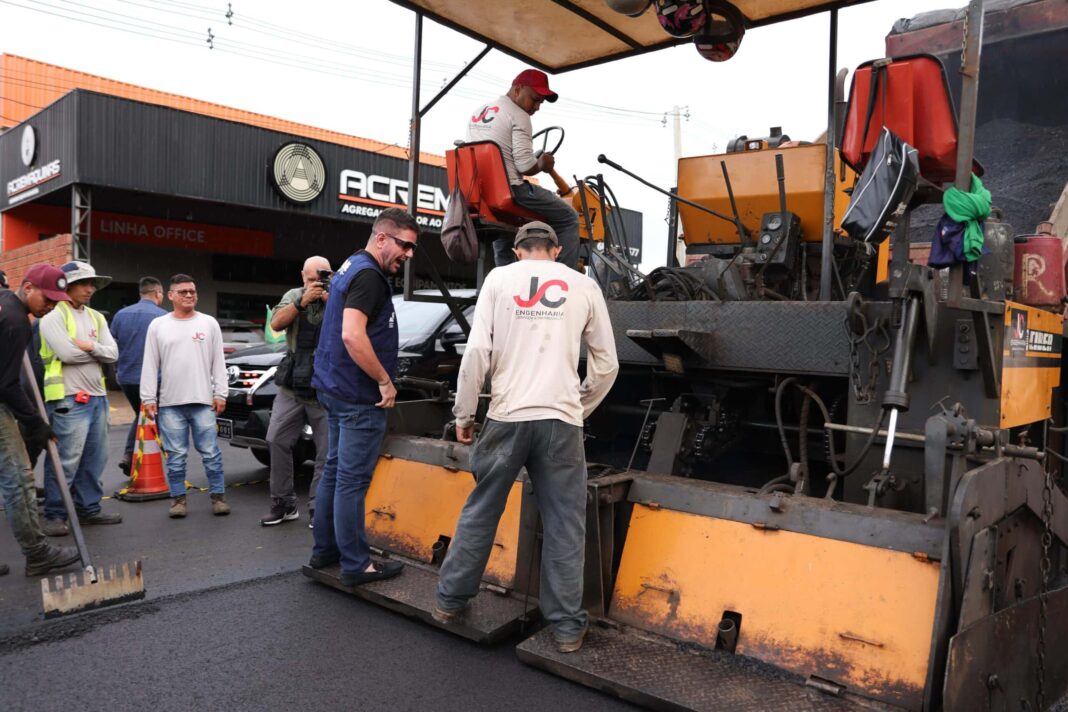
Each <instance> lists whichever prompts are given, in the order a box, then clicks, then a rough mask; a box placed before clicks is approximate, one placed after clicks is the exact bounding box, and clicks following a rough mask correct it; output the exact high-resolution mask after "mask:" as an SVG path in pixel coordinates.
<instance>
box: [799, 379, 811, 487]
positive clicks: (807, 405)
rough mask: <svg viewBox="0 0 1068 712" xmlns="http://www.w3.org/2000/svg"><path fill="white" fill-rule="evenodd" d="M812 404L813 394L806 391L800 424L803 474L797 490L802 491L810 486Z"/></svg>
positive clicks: (800, 452) (800, 456) (800, 451)
mask: <svg viewBox="0 0 1068 712" xmlns="http://www.w3.org/2000/svg"><path fill="white" fill-rule="evenodd" d="M811 405H812V394H811V393H806V394H805V399H804V400H803V401H801V422H800V423H799V424H798V430H799V432H798V435H797V450H798V453H797V456H798V458H799V459H800V460H801V476H800V478H799V479H798V481H797V491H798V492H801V491H804V489H805V488H806V487H807V486H808V414H809V410H810V409H811Z"/></svg>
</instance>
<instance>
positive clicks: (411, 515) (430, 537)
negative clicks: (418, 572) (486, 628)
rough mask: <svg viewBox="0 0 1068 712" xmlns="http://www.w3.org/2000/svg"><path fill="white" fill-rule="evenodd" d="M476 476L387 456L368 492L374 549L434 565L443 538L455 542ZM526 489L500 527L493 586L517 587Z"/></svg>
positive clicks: (511, 501) (517, 491) (491, 568)
mask: <svg viewBox="0 0 1068 712" xmlns="http://www.w3.org/2000/svg"><path fill="white" fill-rule="evenodd" d="M474 486H475V480H474V478H473V477H472V476H471V473H470V472H467V471H464V470H456V469H452V468H445V467H441V466H438V465H431V464H427V463H424V462H415V461H412V460H406V459H403V458H399V457H386V456H384V457H381V458H379V460H378V465H377V466H376V467H375V474H374V477H373V479H372V480H371V487H370V489H369V490H368V491H367V499H366V504H365V513H366V514H365V518H366V526H367V539H368V541H369V542H370V544H371V545H372V546H375V547H378V548H380V549H384V550H387V551H392V552H396V553H399V554H402V555H404V556H407V557H409V558H412V559H415V560H417V561H423V562H426V563H429V562H430V561H431V559H432V557H433V550H432V547H433V546H434V544H435V543H436V542H438V541H439V540H440V539H441V537H442V536H445V537H448V538H449V539H452V537H453V536H454V535H455V534H456V523H457V522H458V521H459V519H460V510H461V509H463V506H464V502H466V501H467V496H468V495H469V494H470V493H471V490H472V489H474ZM522 490H523V487H522V484H521V483H520V482H518V481H517V482H516V483H515V484H514V485H512V492H511V494H509V495H508V504H507V506H506V508H505V510H504V516H503V517H501V523H500V526H498V527H497V537H496V538H495V539H494V542H493V552H492V553H491V554H490V559H489V564H488V565H487V567H486V574H485V576H484V577H483V578H484V579H485V580H486V581H489V582H490V583H495V584H497V585H499V586H501V587H503V588H512V586H513V585H514V582H515V573H516V560H517V554H518V550H519V510H520V499H521V497H522Z"/></svg>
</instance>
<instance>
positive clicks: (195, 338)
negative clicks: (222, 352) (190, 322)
mask: <svg viewBox="0 0 1068 712" xmlns="http://www.w3.org/2000/svg"><path fill="white" fill-rule="evenodd" d="M193 341H195V342H197V343H198V344H199V343H203V342H204V332H203V331H198V332H197V333H195V334H193Z"/></svg>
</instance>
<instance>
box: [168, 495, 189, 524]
mask: <svg viewBox="0 0 1068 712" xmlns="http://www.w3.org/2000/svg"><path fill="white" fill-rule="evenodd" d="M167 514H168V516H170V518H171V519H181V518H182V517H184V516H185V495H184V494H180V495H178V496H177V497H175V498H174V503H173V504H172V505H171V509H170V511H169V512H167Z"/></svg>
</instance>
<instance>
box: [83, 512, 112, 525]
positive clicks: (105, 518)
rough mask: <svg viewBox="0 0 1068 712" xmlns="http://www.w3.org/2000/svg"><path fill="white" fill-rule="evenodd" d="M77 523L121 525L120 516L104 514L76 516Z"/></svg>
mask: <svg viewBox="0 0 1068 712" xmlns="http://www.w3.org/2000/svg"><path fill="white" fill-rule="evenodd" d="M78 521H79V522H81V523H82V524H121V523H122V515H121V514H108V513H106V512H97V513H96V514H88V515H85V516H82V515H81V514H79V515H78Z"/></svg>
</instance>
